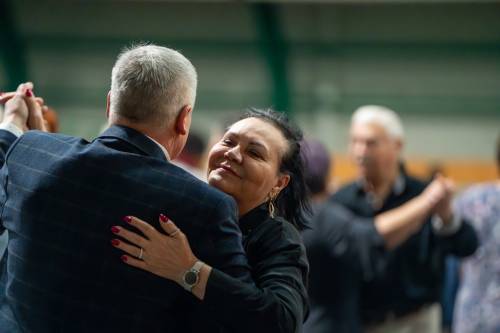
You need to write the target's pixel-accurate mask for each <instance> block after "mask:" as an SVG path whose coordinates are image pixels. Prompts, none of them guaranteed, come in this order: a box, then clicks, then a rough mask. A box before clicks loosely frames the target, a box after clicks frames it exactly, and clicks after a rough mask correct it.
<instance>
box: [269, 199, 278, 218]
mask: <svg viewBox="0 0 500 333" xmlns="http://www.w3.org/2000/svg"><path fill="white" fill-rule="evenodd" d="M275 199H276V196H274V195H272V194H270V195H269V203H268V205H267V209H268V210H269V216H271V218H273V219H274V218H275V216H276V215H275V213H276V207H275V206H274V200H275Z"/></svg>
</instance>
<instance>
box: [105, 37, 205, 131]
mask: <svg viewBox="0 0 500 333" xmlns="http://www.w3.org/2000/svg"><path fill="white" fill-rule="evenodd" d="M197 80H198V79H197V74H196V70H195V68H194V66H193V65H192V64H191V62H190V61H189V60H188V59H187V58H186V57H184V56H183V55H182V54H180V53H179V52H177V51H175V50H172V49H169V48H166V47H162V46H157V45H153V44H149V45H138V46H134V47H131V48H128V49H126V50H124V51H123V52H122V53H121V54H120V55H119V56H118V59H117V60H116V63H115V65H114V67H113V71H112V73H111V101H110V103H111V105H110V112H111V116H113V115H116V116H119V117H123V118H126V119H127V120H129V121H132V122H137V123H154V124H158V125H159V126H163V125H165V124H167V123H168V122H169V121H170V120H172V119H174V118H175V117H177V114H178V112H179V111H180V110H181V108H182V107H183V106H185V105H188V104H189V105H191V106H192V107H194V102H195V99H196V86H197Z"/></svg>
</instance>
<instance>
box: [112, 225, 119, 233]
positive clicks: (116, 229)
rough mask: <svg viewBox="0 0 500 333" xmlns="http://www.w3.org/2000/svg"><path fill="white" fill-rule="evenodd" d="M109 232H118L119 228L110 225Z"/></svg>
mask: <svg viewBox="0 0 500 333" xmlns="http://www.w3.org/2000/svg"><path fill="white" fill-rule="evenodd" d="M111 232H112V233H115V234H117V233H119V232H120V228H118V227H111Z"/></svg>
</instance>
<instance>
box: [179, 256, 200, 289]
mask: <svg viewBox="0 0 500 333" xmlns="http://www.w3.org/2000/svg"><path fill="white" fill-rule="evenodd" d="M202 266H203V263H202V262H201V261H199V260H198V261H197V262H195V263H194V265H193V267H191V268H190V269H188V270H187V271H185V272H184V275H183V276H182V281H181V282H182V286H183V287H184V289H186V290H187V291H189V292H191V290H193V288H194V287H195V286H196V285H197V284H198V281H200V270H201V267H202Z"/></svg>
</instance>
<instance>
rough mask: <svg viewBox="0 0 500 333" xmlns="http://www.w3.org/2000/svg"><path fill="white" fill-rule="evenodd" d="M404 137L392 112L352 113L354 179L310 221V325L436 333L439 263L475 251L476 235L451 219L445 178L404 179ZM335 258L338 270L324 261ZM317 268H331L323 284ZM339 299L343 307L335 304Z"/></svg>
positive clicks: (376, 109)
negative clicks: (449, 256) (427, 182)
mask: <svg viewBox="0 0 500 333" xmlns="http://www.w3.org/2000/svg"><path fill="white" fill-rule="evenodd" d="M403 137H404V133H403V127H402V124H401V121H400V120H399V117H398V116H397V114H396V113H395V112H393V111H392V110H389V109H387V108H384V107H380V106H365V107H362V108H360V109H358V110H357V111H356V112H355V113H354V114H353V116H352V122H351V129H350V153H351V155H352V157H353V158H354V160H355V162H356V165H357V168H358V171H359V179H358V180H357V181H355V182H353V183H351V184H348V185H346V186H344V187H343V188H341V189H340V190H339V191H338V192H337V193H335V194H334V195H333V196H332V197H331V198H330V199H329V201H328V204H327V205H325V208H324V209H322V210H321V211H320V212H319V214H318V215H317V216H316V218H315V219H314V220H313V224H312V227H313V228H316V229H317V230H319V231H316V232H315V234H316V235H318V236H317V237H312V238H316V240H314V239H313V240H310V241H307V240H306V244H309V246H308V252H309V253H308V255H309V259H310V262H311V300H312V308H313V313H312V314H311V318H310V319H311V322H314V315H315V305H317V304H320V305H321V306H320V311H317V312H316V315H317V316H318V318H323V320H316V322H317V323H325V322H327V321H328V320H330V321H331V327H340V329H341V330H342V331H343V332H359V331H366V332H428V333H433V332H439V331H440V309H439V305H437V304H436V302H438V300H439V296H440V287H441V281H442V274H443V269H444V257H445V255H447V254H450V253H452V254H455V255H457V256H459V257H464V256H467V255H470V254H472V253H473V252H474V250H475V249H476V247H477V238H476V235H475V232H474V230H473V229H472V227H471V226H470V225H469V224H468V223H467V222H465V221H464V220H462V219H461V218H460V217H459V216H457V215H453V214H452V211H451V206H450V201H451V197H452V194H453V184H452V182H451V181H450V180H448V179H444V178H442V177H438V178H437V179H436V180H435V182H433V183H432V184H431V185H430V186H429V187H428V188H427V190H425V191H424V189H425V187H426V186H425V184H424V183H423V182H421V181H419V180H417V179H415V178H413V177H410V176H409V175H407V174H406V171H405V169H404V167H403V166H402V163H401V152H402V148H403ZM420 194H422V195H420ZM412 199H415V200H412ZM405 203H406V205H405ZM338 207H342V208H343V209H339V208H338ZM431 215H432V218H431ZM328 236H329V237H328ZM317 239H319V240H317ZM322 239H323V241H321V240H322ZM325 240H328V242H327V243H328V244H324V243H325ZM322 242H323V244H322ZM311 244H312V245H311ZM329 244H330V245H329ZM333 245H335V246H333ZM332 257H333V258H336V259H337V262H338V263H340V264H341V265H340V266H337V269H335V265H334V264H332V263H331V262H329V260H330V259H331V258H332ZM318 267H321V269H322V270H323V271H322V273H323V272H324V270H334V271H335V272H336V273H337V274H336V275H337V278H336V279H334V280H331V281H326V282H325V280H324V279H323V283H321V282H317V281H316V278H318V279H319V280H322V277H321V276H320V273H318V271H317V270H319V268H318ZM340 267H344V268H345V269H340ZM315 272H316V273H315ZM322 273H321V274H322ZM332 275H334V274H330V275H329V276H332ZM339 293H340V294H339ZM335 297H338V298H339V299H341V300H343V301H344V303H337V304H333V305H332V302H333V303H335V301H333V300H332V299H333V298H335ZM346 308H349V310H347V309H346ZM332 309H336V310H337V311H333V310H332ZM332 316H333V317H332ZM308 323H309V322H308ZM337 325H340V326H337ZM319 326H321V325H319ZM327 331H328V330H325V329H323V330H311V332H327Z"/></svg>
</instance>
